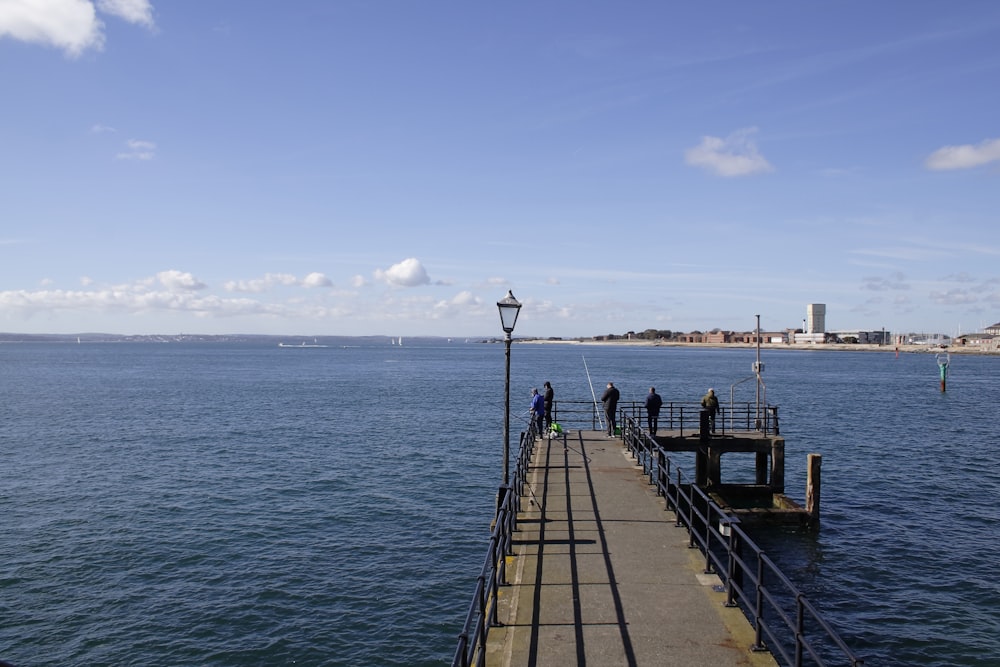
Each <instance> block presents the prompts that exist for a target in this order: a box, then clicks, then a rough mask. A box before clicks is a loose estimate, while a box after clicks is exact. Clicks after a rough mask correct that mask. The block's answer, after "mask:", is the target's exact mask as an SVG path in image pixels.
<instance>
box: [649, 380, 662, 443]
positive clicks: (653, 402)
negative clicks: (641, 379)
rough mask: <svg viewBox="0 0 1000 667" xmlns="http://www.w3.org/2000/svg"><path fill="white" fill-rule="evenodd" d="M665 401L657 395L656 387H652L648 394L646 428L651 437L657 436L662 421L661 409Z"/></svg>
mask: <svg viewBox="0 0 1000 667" xmlns="http://www.w3.org/2000/svg"><path fill="white" fill-rule="evenodd" d="M662 405H663V399H662V398H660V395H659V394H657V393H656V387H650V388H649V393H648V394H646V428H648V429H649V434H650V435H656V426H657V423H658V422H659V420H660V407H661V406H662Z"/></svg>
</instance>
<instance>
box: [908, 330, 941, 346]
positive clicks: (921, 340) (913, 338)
mask: <svg viewBox="0 0 1000 667" xmlns="http://www.w3.org/2000/svg"><path fill="white" fill-rule="evenodd" d="M904 338H905V341H904V342H905V344H906V345H937V346H940V347H947V346H948V345H950V344H951V337H950V336H948V335H947V334H940V333H908V334H906V335H905V336H904Z"/></svg>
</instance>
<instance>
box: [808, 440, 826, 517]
mask: <svg viewBox="0 0 1000 667" xmlns="http://www.w3.org/2000/svg"><path fill="white" fill-rule="evenodd" d="M807 458H808V467H809V474H808V477H807V479H806V513H808V514H809V523H810V525H813V526H815V525H818V524H819V495H820V487H821V484H820V467H821V466H822V464H823V456H822V454H810V455H809V456H808V457H807Z"/></svg>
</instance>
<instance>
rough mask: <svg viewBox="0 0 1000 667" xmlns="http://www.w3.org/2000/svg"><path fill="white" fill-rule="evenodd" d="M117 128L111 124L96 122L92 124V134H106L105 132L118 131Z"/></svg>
mask: <svg viewBox="0 0 1000 667" xmlns="http://www.w3.org/2000/svg"><path fill="white" fill-rule="evenodd" d="M117 131H118V130H116V129H115V128H113V127H111V126H109V125H102V124H101V123H94V124H93V125H91V126H90V133H91V134H104V133H105V132H117Z"/></svg>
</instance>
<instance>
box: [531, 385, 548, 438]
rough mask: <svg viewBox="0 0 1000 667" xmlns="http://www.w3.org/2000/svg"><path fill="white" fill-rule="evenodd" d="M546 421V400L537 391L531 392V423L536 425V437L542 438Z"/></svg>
mask: <svg viewBox="0 0 1000 667" xmlns="http://www.w3.org/2000/svg"><path fill="white" fill-rule="evenodd" d="M544 421H545V400H544V399H543V398H542V397H541V395H540V394H539V393H538V390H537V389H534V388H533V389H532V390H531V423H532V424H534V425H535V435H537V436H538V437H542V434H543V431H542V424H543V423H544Z"/></svg>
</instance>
